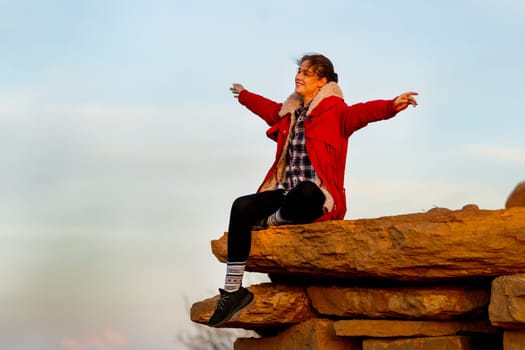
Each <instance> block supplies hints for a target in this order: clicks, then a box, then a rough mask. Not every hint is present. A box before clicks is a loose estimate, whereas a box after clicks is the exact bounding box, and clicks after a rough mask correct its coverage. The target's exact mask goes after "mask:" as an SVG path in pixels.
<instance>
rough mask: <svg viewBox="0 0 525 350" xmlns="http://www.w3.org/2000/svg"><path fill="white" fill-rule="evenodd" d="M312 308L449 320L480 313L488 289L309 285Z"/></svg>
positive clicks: (342, 314) (351, 315) (333, 313)
mask: <svg viewBox="0 0 525 350" xmlns="http://www.w3.org/2000/svg"><path fill="white" fill-rule="evenodd" d="M308 296H309V297H310V300H311V301H312V306H313V307H314V309H315V310H316V311H317V312H319V313H320V314H322V315H329V316H338V317H346V318H356V317H365V318H408V319H416V318H417V319H422V320H425V319H427V320H449V319H453V318H455V317H458V316H461V315H470V316H474V315H481V314H483V313H485V312H486V308H487V306H488V304H489V299H490V291H489V290H483V289H467V288H461V287H427V288H423V287H421V288H415V287H413V288H350V287H337V286H334V287H319V286H314V287H309V288H308Z"/></svg>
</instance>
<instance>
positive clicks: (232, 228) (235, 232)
mask: <svg viewBox="0 0 525 350" xmlns="http://www.w3.org/2000/svg"><path fill="white" fill-rule="evenodd" d="M324 202H325V195H324V194H323V192H322V191H321V190H320V189H319V187H317V185H316V184H314V183H313V182H310V181H304V182H301V183H300V184H298V185H297V186H296V187H294V188H293V189H292V190H290V191H288V193H286V192H285V191H284V190H273V191H265V192H259V193H255V194H251V195H247V196H243V197H239V198H237V199H236V200H235V201H234V202H233V205H232V209H231V214H230V225H229V228H228V261H232V262H241V261H246V260H247V259H248V255H249V254H250V246H251V243H252V226H254V225H256V224H257V223H258V222H259V221H260V220H261V219H264V218H267V217H268V216H270V215H272V214H273V213H275V212H276V211H277V210H279V209H280V215H281V217H282V218H283V219H285V220H286V221H290V222H292V223H294V224H306V223H310V222H313V221H315V220H316V219H317V218H319V217H320V216H321V215H322V214H323V204H324Z"/></svg>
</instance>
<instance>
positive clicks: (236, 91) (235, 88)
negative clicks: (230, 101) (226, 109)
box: [230, 83, 244, 98]
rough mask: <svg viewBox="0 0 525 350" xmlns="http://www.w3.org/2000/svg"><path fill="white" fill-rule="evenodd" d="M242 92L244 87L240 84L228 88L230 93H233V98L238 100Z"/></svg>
mask: <svg viewBox="0 0 525 350" xmlns="http://www.w3.org/2000/svg"><path fill="white" fill-rule="evenodd" d="M242 90H244V86H242V85H241V84H237V83H233V85H232V87H231V88H230V91H231V92H232V93H233V97H235V98H238V97H239V94H240V93H241V92H242Z"/></svg>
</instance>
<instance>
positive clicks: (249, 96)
mask: <svg viewBox="0 0 525 350" xmlns="http://www.w3.org/2000/svg"><path fill="white" fill-rule="evenodd" d="M239 102H240V103H241V104H242V105H244V106H245V107H246V108H248V109H249V110H250V111H252V112H253V113H255V114H257V115H258V116H259V117H261V118H262V119H263V120H264V121H265V122H266V123H267V124H268V125H269V126H273V125H275V124H276V123H277V122H279V121H280V120H281V117H280V116H279V111H280V110H281V106H282V103H278V102H275V101H272V100H270V99H268V98H266V97H263V96H260V95H257V94H254V93H253V92H250V91H248V90H243V91H241V93H240V94H239Z"/></svg>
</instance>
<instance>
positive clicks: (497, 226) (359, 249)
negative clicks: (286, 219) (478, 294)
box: [212, 207, 525, 282]
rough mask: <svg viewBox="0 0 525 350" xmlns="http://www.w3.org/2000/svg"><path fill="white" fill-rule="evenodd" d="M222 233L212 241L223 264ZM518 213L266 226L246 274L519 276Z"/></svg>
mask: <svg viewBox="0 0 525 350" xmlns="http://www.w3.org/2000/svg"><path fill="white" fill-rule="evenodd" d="M226 244H227V234H225V235H224V236H223V237H222V238H220V239H219V240H215V241H212V251H213V253H214V254H215V256H216V257H217V258H218V259H219V260H220V261H223V262H224V261H226ZM524 256H525V207H524V208H521V207H515V208H510V209H507V210H494V211H492V210H477V209H476V208H469V209H465V210H458V211H450V210H447V209H433V210H431V211H429V212H427V213H421V214H409V215H399V216H390V217H383V218H378V219H362V220H352V221H350V220H349V221H328V222H321V223H315V224H310V225H292V226H277V227H270V228H269V229H267V230H263V231H257V232H253V235H252V247H251V252H250V258H249V260H248V264H247V267H246V268H247V270H248V271H257V272H265V273H275V274H286V275H292V276H308V277H311V278H317V279H334V280H336V279H339V280H340V279H345V280H348V279H359V278H375V279H393V280H401V281H418V282H422V281H440V280H447V279H459V278H472V277H496V276H499V275H508V274H514V273H520V272H525V259H524V258H523V257H524Z"/></svg>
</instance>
